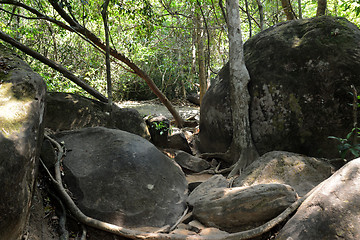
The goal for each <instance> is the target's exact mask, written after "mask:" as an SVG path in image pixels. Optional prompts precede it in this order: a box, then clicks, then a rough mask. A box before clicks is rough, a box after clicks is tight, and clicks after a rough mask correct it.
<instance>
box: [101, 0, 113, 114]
mask: <svg viewBox="0 0 360 240" xmlns="http://www.w3.org/2000/svg"><path fill="white" fill-rule="evenodd" d="M108 5H109V0H106V1H105V2H104V5H103V10H102V11H101V15H102V18H103V21H104V29H105V44H106V53H105V56H106V57H105V65H106V83H107V94H108V103H109V106H110V107H109V110H111V105H112V101H113V96H112V84H111V65H110V41H109V25H108V14H107V8H108Z"/></svg>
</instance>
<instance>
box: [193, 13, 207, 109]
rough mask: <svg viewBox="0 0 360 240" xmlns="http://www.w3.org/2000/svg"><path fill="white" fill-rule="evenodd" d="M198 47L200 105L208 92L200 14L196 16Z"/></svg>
mask: <svg viewBox="0 0 360 240" xmlns="http://www.w3.org/2000/svg"><path fill="white" fill-rule="evenodd" d="M195 19H196V20H195V21H196V29H197V33H196V45H197V62H198V66H199V84H200V104H201V102H202V99H203V97H204V95H205V92H206V90H207V82H206V67H205V53H204V30H203V29H202V23H201V17H200V14H196V18H195Z"/></svg>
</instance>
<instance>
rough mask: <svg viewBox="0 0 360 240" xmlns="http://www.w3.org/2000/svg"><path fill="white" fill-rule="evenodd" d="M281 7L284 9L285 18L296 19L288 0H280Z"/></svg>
mask: <svg viewBox="0 0 360 240" xmlns="http://www.w3.org/2000/svg"><path fill="white" fill-rule="evenodd" d="M281 4H282V7H283V9H284V13H285V15H286V20H294V19H296V16H295V13H294V10H293V8H292V6H291V3H290V0H281Z"/></svg>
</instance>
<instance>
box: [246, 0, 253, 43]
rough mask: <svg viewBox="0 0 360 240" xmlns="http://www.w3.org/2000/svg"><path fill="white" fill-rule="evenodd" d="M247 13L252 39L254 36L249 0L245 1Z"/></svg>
mask: <svg viewBox="0 0 360 240" xmlns="http://www.w3.org/2000/svg"><path fill="white" fill-rule="evenodd" d="M245 12H246V16H247V20H248V23H249V36H250V37H251V36H252V26H251V16H250V10H249V3H248V0H245Z"/></svg>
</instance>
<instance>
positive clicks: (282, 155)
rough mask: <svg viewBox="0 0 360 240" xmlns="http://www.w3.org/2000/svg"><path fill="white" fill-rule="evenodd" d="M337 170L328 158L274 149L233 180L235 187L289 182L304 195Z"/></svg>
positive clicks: (288, 183) (300, 194)
mask: <svg viewBox="0 0 360 240" xmlns="http://www.w3.org/2000/svg"><path fill="white" fill-rule="evenodd" d="M334 172H335V170H334V167H333V166H332V165H331V164H330V163H328V162H327V161H326V160H325V159H317V158H313V157H307V156H304V155H301V154H296V153H290V152H281V151H274V152H269V153H266V154H264V155H263V156H261V157H260V158H258V159H257V160H255V161H254V162H253V163H252V164H250V165H249V166H248V167H247V168H245V170H244V171H243V172H242V173H241V175H240V176H239V177H237V178H236V179H235V180H234V183H233V186H234V187H245V186H253V185H256V184H264V183H281V184H287V185H290V186H291V187H293V188H294V189H295V191H296V192H297V193H298V194H299V196H304V195H305V194H306V193H308V192H309V191H310V190H312V189H313V188H314V187H316V186H317V185H318V184H319V183H321V182H322V181H324V180H325V179H327V178H328V177H330V176H331V175H332V174H333V173H334Z"/></svg>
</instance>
